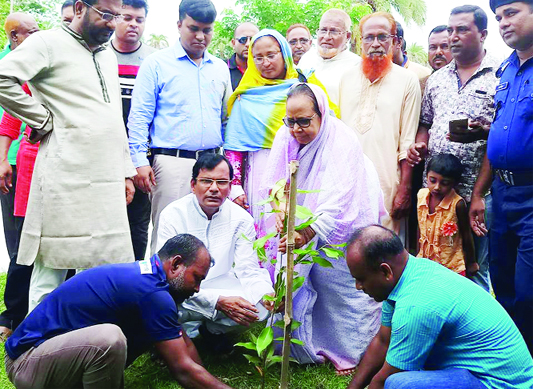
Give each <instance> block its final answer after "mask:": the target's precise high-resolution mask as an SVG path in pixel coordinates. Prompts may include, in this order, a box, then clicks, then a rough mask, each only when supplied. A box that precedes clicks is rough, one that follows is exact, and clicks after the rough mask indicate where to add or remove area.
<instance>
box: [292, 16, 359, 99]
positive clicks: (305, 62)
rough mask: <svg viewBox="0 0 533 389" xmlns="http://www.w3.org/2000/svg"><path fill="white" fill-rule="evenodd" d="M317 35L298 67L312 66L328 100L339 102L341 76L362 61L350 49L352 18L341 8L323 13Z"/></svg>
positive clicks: (305, 68)
mask: <svg viewBox="0 0 533 389" xmlns="http://www.w3.org/2000/svg"><path fill="white" fill-rule="evenodd" d="M316 35H317V47H316V49H314V48H312V49H311V50H309V51H308V52H307V53H305V54H304V55H303V56H302V58H301V59H300V62H299V63H298V68H300V69H302V70H304V71H307V70H311V69H314V70H315V73H314V74H315V75H316V77H317V78H318V79H319V80H320V82H321V83H322V84H324V86H325V87H326V91H327V92H328V96H329V98H330V100H331V101H332V102H334V103H335V104H337V105H338V104H339V80H340V78H341V76H342V75H343V74H344V72H345V71H346V70H347V69H350V68H352V66H354V65H356V64H357V63H359V62H361V58H360V57H359V56H358V55H357V54H354V53H352V52H351V51H350V50H349V44H350V38H351V37H352V20H351V19H350V16H349V15H348V14H347V13H346V12H344V11H343V10H341V9H336V8H332V9H330V10H328V11H326V12H325V13H324V15H322V18H321V19H320V25H319V27H318V30H317V31H316Z"/></svg>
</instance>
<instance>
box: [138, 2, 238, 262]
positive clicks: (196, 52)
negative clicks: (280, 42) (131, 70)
mask: <svg viewBox="0 0 533 389" xmlns="http://www.w3.org/2000/svg"><path fill="white" fill-rule="evenodd" d="M216 15H217V12H216V9H215V6H214V5H213V3H212V2H211V1H210V0H183V1H182V2H181V4H180V7H179V21H178V29H179V32H180V40H179V41H178V42H177V43H176V44H175V45H174V47H169V48H168V49H164V50H161V51H159V52H157V53H154V54H152V55H150V56H149V57H147V58H146V59H145V60H144V62H143V64H142V66H141V68H140V69H139V73H138V74H137V79H136V81H135V88H134V90H133V97H132V102H131V111H130V115H129V118H128V129H129V138H130V152H131V157H132V160H133V163H134V165H135V167H136V168H137V176H136V177H135V184H136V186H137V187H138V188H139V189H140V190H142V191H143V192H145V193H151V200H152V223H153V226H154V229H153V234H152V246H151V249H152V250H151V251H152V253H153V252H154V250H155V241H156V238H157V226H158V222H159V214H160V212H161V211H162V210H163V208H165V207H166V206H167V205H168V204H170V203H171V202H173V201H174V200H177V199H179V198H181V197H183V196H185V195H186V194H188V193H190V191H191V188H190V179H191V177H190V173H191V171H192V167H193V165H194V163H195V162H196V158H197V157H198V155H200V154H202V153H206V152H209V153H220V152H221V149H220V146H221V145H222V143H223V133H224V128H225V125H226V119H227V100H228V99H229V96H230V95H231V92H232V89H231V79H230V73H229V69H228V67H227V65H226V64H225V63H224V61H222V60H220V59H218V58H216V57H214V56H212V55H211V54H209V53H208V52H207V47H208V46H209V43H211V38H212V37H213V25H214V22H215V18H216ZM149 150H150V152H151V156H152V157H153V162H152V166H150V163H149V160H148V156H147V152H148V151H149Z"/></svg>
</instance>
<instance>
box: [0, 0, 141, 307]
mask: <svg viewBox="0 0 533 389" xmlns="http://www.w3.org/2000/svg"><path fill="white" fill-rule="evenodd" d="M93 3H94V7H98V8H100V9H99V11H101V12H107V13H108V14H111V15H114V14H118V13H119V12H120V4H121V2H120V1H119V0H100V3H98V2H93ZM87 13H89V15H87ZM84 16H87V17H84ZM114 23H115V22H114V18H113V20H112V21H105V20H104V19H102V17H101V16H100V15H99V14H98V13H97V12H96V11H95V10H93V9H92V8H89V6H88V5H86V4H85V3H83V2H77V3H76V18H75V19H74V21H73V22H72V23H71V25H70V28H69V27H67V26H66V25H64V26H63V27H62V28H60V29H57V30H50V31H43V32H39V33H35V34H33V35H32V36H30V37H29V38H28V39H26V41H25V42H24V45H21V46H20V47H19V48H18V49H17V50H16V51H14V52H13V53H12V54H10V55H9V56H8V57H6V58H4V59H3V61H1V63H0V104H1V105H2V106H4V108H5V109H6V111H8V112H9V113H11V114H12V115H13V116H15V117H18V118H19V119H21V120H23V121H24V122H26V123H27V124H28V125H29V126H31V127H32V132H31V136H30V141H31V142H37V141H39V140H40V141H41V145H40V149H39V154H38V156H37V160H36V164H35V171H34V173H33V180H32V184H31V190H30V196H29V200H28V208H27V213H26V219H25V222H24V228H23V231H22V237H21V242H20V247H19V254H18V261H17V263H19V264H23V265H31V264H32V263H34V265H35V267H34V270H33V274H32V279H31V283H30V311H31V310H32V309H33V308H34V307H35V306H36V305H37V304H38V303H39V302H40V301H41V300H42V299H43V298H44V297H45V296H46V295H47V294H48V293H50V292H51V291H52V290H53V289H55V288H56V287H57V286H58V285H59V284H61V283H62V282H63V281H64V279H65V276H66V271H67V269H69V268H75V269H83V268H90V267H94V266H97V265H100V264H103V263H119V262H129V261H133V249H132V244H131V238H130V233H129V228H128V219H127V215H126V198H125V182H126V192H127V193H128V194H129V195H131V196H132V192H131V189H132V182H131V180H129V179H126V177H132V176H133V175H135V173H136V172H135V169H134V167H133V164H132V162H131V159H130V156H129V152H128V151H129V150H128V146H127V138H126V132H125V129H124V123H123V121H122V108H121V99H120V90H119V83H118V72H117V69H118V66H117V60H116V57H115V55H114V54H113V52H112V51H110V50H107V49H105V47H103V46H101V43H104V42H105V41H107V39H109V36H110V35H111V33H112V32H113V30H114ZM111 27H112V28H111ZM90 28H92V30H91V33H92V34H93V35H89V34H88V33H87V29H90ZM75 31H78V32H75ZM95 31H97V32H98V33H99V35H96V33H95ZM109 31H110V32H109ZM95 36H97V39H99V40H100V41H97V40H95ZM106 37H107V39H106ZM30 38H31V39H30ZM91 39H93V40H91ZM102 41H104V42H102ZM26 81H28V84H29V86H30V89H31V91H32V94H33V97H30V96H29V95H27V94H26V93H25V92H24V91H23V90H22V89H21V88H20V85H21V84H23V83H24V82H26ZM125 179H126V180H125Z"/></svg>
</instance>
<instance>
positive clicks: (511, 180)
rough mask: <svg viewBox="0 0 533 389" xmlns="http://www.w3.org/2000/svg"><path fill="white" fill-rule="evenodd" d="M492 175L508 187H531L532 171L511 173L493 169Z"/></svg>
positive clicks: (532, 180)
mask: <svg viewBox="0 0 533 389" xmlns="http://www.w3.org/2000/svg"><path fill="white" fill-rule="evenodd" d="M494 175H495V176H497V177H498V178H499V179H500V181H501V182H503V183H505V184H507V185H509V186H528V185H533V170H526V171H511V170H505V169H494Z"/></svg>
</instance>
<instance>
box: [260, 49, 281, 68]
mask: <svg viewBox="0 0 533 389" xmlns="http://www.w3.org/2000/svg"><path fill="white" fill-rule="evenodd" d="M280 53H281V51H276V52H275V53H272V54H268V55H266V56H264V57H254V62H255V64H256V65H261V64H262V63H263V62H265V59H268V62H270V63H272V62H273V61H274V60H275V59H276V56H277V55H278V54H280Z"/></svg>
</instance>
